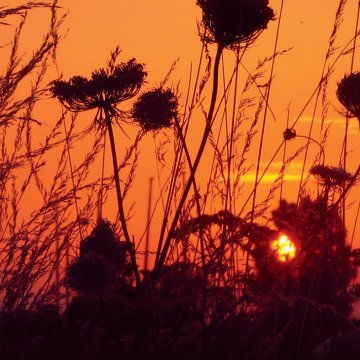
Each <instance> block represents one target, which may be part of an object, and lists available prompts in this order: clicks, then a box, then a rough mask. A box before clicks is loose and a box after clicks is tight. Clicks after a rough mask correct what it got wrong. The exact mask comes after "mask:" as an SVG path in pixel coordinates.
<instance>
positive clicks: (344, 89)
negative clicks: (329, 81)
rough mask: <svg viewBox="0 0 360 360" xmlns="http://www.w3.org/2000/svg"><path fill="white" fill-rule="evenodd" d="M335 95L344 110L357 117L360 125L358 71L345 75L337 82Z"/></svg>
mask: <svg viewBox="0 0 360 360" xmlns="http://www.w3.org/2000/svg"><path fill="white" fill-rule="evenodd" d="M336 95H337V97H338V99H339V101H340V102H341V104H342V105H343V106H344V107H345V108H346V110H348V111H349V112H350V113H351V115H352V116H355V117H357V118H358V120H359V126H360V72H354V73H351V74H349V75H345V76H344V78H343V79H342V80H341V81H340V82H339V83H338V88H337V91H336Z"/></svg>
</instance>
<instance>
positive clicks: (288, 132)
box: [283, 129, 296, 141]
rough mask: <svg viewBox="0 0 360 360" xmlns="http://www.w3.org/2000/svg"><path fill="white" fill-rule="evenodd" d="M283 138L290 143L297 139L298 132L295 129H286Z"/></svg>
mask: <svg viewBox="0 0 360 360" xmlns="http://www.w3.org/2000/svg"><path fill="white" fill-rule="evenodd" d="M283 136H284V140H285V141H289V140H291V139H294V138H296V131H295V130H294V129H285V131H284V132H283Z"/></svg>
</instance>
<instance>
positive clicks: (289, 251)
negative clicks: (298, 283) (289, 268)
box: [272, 235, 296, 262]
mask: <svg viewBox="0 0 360 360" xmlns="http://www.w3.org/2000/svg"><path fill="white" fill-rule="evenodd" d="M272 248H273V249H274V250H275V251H276V253H277V256H278V259H279V260H280V261H281V262H285V261H288V260H291V259H293V258H294V257H295V253H296V248H295V244H294V243H293V242H292V241H291V240H290V239H289V238H288V237H287V235H282V236H280V238H279V239H278V240H275V241H274V242H273V243H272Z"/></svg>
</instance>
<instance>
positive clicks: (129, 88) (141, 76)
mask: <svg viewBox="0 0 360 360" xmlns="http://www.w3.org/2000/svg"><path fill="white" fill-rule="evenodd" d="M146 75H147V74H146V72H145V71H144V66H143V65H142V64H138V63H137V62H136V60H135V59H131V60H129V61H128V62H127V63H120V64H118V65H114V66H112V67H111V68H108V69H103V68H101V69H99V70H95V71H94V72H93V73H92V74H91V78H90V79H87V78H85V77H82V76H74V77H72V78H70V80H69V81H63V80H55V81H53V82H52V88H51V91H52V94H53V95H54V96H55V97H57V98H58V99H59V100H60V102H61V103H62V104H63V105H64V106H65V108H66V109H68V110H70V111H73V112H80V111H86V110H91V109H96V108H97V109H99V110H106V111H108V112H109V113H110V115H111V116H116V115H118V114H119V111H118V110H117V109H116V105H117V104H118V103H120V102H122V101H125V100H128V99H130V98H132V97H133V96H135V95H136V94H137V93H138V92H139V90H140V88H141V86H142V85H143V83H144V81H145V77H146Z"/></svg>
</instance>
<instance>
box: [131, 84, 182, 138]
mask: <svg viewBox="0 0 360 360" xmlns="http://www.w3.org/2000/svg"><path fill="white" fill-rule="evenodd" d="M177 107H178V99H177V97H176V95H175V94H174V93H173V92H172V90H171V89H163V88H161V87H160V88H155V89H152V90H149V91H147V92H144V93H143V94H142V95H141V96H139V98H138V100H137V101H136V102H135V104H134V105H133V108H132V117H133V119H134V120H135V121H136V122H138V123H139V124H140V126H141V127H142V129H143V130H144V131H150V130H159V129H161V128H166V127H170V126H171V124H172V121H173V120H174V119H175V118H176V116H177Z"/></svg>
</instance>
